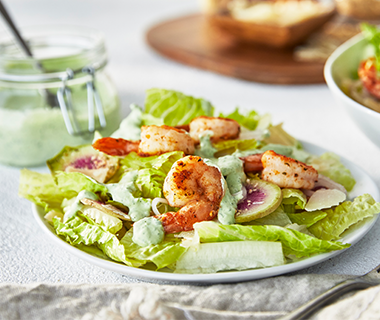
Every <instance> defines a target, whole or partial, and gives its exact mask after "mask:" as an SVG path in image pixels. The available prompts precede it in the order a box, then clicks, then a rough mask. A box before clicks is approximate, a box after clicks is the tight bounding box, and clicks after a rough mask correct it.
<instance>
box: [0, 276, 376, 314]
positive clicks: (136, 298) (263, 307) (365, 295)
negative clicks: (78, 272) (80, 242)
mask: <svg viewBox="0 0 380 320" xmlns="http://www.w3.org/2000/svg"><path fill="white" fill-rule="evenodd" d="M349 278H352V277H350V276H345V275H332V274H330V275H289V276H279V277H273V278H268V279H262V280H256V281H249V282H241V283H234V284H215V285H208V286H202V285H186V284H179V285H178V284H177V285H171V284H170V285H169V284H153V283H127V284H101V285H94V284H48V283H32V284H23V285H21V284H1V285H0V297H1V299H0V319H3V320H8V319H9V320H10V319H11V320H16V319H35V320H38V319H41V320H42V319H79V320H90V319H94V320H103V319H104V320H105V319H107V320H125V319H128V320H129V319H138V320H140V319H141V320H145V319H146V320H172V319H188V320H201V319H221V320H227V319H228V320H235V319H236V320H237V319H239V320H241V319H254V320H255V319H259V320H272V319H280V318H281V317H282V316H285V315H286V314H288V312H290V311H292V310H293V309H295V308H297V307H298V306H300V305H302V304H303V303H305V302H307V301H309V300H310V299H312V298H314V297H315V296H317V295H319V294H321V293H322V292H324V291H326V290H328V289H329V288H331V287H333V286H334V285H336V284H337V283H339V282H341V281H344V280H346V279H349ZM342 298H343V299H341V300H339V301H338V302H335V303H334V304H333V305H330V306H327V307H325V308H324V309H322V310H321V311H319V312H318V313H317V314H315V315H313V316H312V319H318V320H319V319H324V320H325V319H334V320H339V319H342V320H343V319H344V320H350V319H377V318H379V317H380V286H376V287H372V288H369V289H366V290H363V291H359V292H357V293H355V294H351V295H349V296H348V297H347V296H346V297H342ZM371 317H372V318H371Z"/></svg>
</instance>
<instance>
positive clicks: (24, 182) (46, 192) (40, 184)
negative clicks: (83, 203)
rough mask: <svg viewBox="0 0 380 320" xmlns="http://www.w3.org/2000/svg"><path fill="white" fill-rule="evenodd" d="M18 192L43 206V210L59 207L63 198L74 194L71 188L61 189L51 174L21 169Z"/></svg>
mask: <svg viewBox="0 0 380 320" xmlns="http://www.w3.org/2000/svg"><path fill="white" fill-rule="evenodd" d="M18 194H19V196H20V197H23V198H25V199H28V200H29V201H32V202H34V203H35V204H37V205H39V206H41V207H44V209H45V211H49V210H51V209H57V208H60V207H61V203H62V201H63V199H65V198H72V197H75V196H76V192H75V191H73V190H62V189H60V188H59V187H58V186H57V185H56V184H55V182H54V179H53V177H52V175H51V174H44V173H38V172H33V171H30V170H28V169H22V170H21V174H20V184H19V190H18Z"/></svg>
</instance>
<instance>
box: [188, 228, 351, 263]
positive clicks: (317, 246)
mask: <svg viewBox="0 0 380 320" xmlns="http://www.w3.org/2000/svg"><path fill="white" fill-rule="evenodd" d="M194 229H195V230H196V232H197V233H198V236H199V238H200V241H201V242H221V241H239V240H254V241H280V242H281V243H282V249H283V251H284V254H285V256H290V255H295V256H296V257H297V258H301V257H309V256H311V255H313V254H319V253H324V252H330V251H334V250H341V249H344V248H348V247H349V246H350V244H342V243H340V242H332V241H325V240H320V239H317V238H314V237H311V236H308V235H306V234H304V233H301V232H298V231H296V230H291V229H287V228H283V227H278V226H243V225H238V224H233V225H222V224H217V223H215V222H211V221H206V222H200V223H196V224H194Z"/></svg>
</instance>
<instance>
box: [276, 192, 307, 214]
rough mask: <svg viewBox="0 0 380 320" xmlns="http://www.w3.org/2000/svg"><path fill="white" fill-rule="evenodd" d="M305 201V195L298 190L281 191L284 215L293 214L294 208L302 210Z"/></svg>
mask: <svg viewBox="0 0 380 320" xmlns="http://www.w3.org/2000/svg"><path fill="white" fill-rule="evenodd" d="M306 202H307V199H306V196H305V194H304V193H303V192H302V191H301V190H298V189H288V188H284V189H282V203H281V204H282V206H283V208H284V211H285V212H286V213H294V212H295V211H296V206H297V208H298V209H299V208H300V209H304V208H305V205H306Z"/></svg>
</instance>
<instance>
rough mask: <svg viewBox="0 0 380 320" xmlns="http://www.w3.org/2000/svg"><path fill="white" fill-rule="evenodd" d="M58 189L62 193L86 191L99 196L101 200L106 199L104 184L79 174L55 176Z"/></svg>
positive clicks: (106, 190) (61, 173)
mask: <svg viewBox="0 0 380 320" xmlns="http://www.w3.org/2000/svg"><path fill="white" fill-rule="evenodd" d="M56 181H57V185H58V187H59V189H60V190H61V191H63V192H70V191H74V192H75V193H77V194H78V193H79V192H81V191H82V190H87V191H90V192H93V193H96V194H99V195H100V196H101V197H102V198H103V199H108V196H107V193H108V189H107V187H106V186H105V185H104V184H101V183H99V182H97V181H96V180H94V179H92V178H90V177H88V176H86V175H85V174H83V173H80V172H60V173H58V174H57V175H56Z"/></svg>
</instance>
